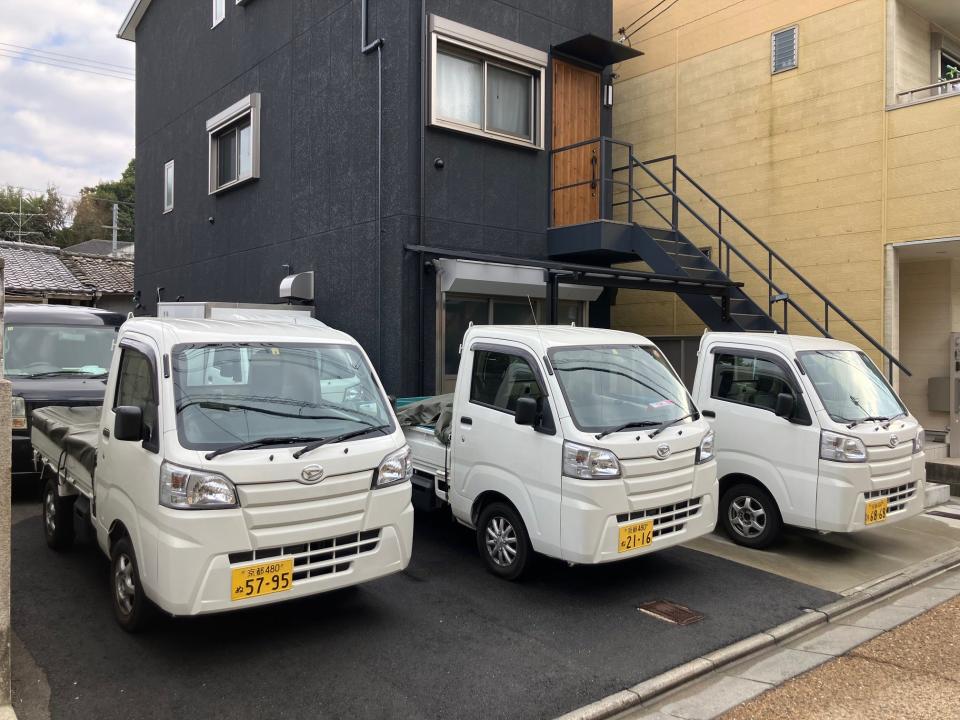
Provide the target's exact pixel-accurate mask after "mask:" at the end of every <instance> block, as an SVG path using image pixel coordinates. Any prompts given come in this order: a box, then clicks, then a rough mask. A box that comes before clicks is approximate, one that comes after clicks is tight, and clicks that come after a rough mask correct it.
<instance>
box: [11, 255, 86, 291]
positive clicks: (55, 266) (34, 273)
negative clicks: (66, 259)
mask: <svg viewBox="0 0 960 720" xmlns="http://www.w3.org/2000/svg"><path fill="white" fill-rule="evenodd" d="M0 257H2V258H3V261H4V271H3V285H4V290H6V291H7V292H20V293H28V292H55V293H77V294H81V295H92V294H93V290H92V289H91V288H88V287H87V286H85V285H84V284H83V283H82V282H80V280H78V279H77V278H76V277H74V275H73V273H71V272H70V271H69V270H68V269H67V267H66V265H64V264H63V261H62V260H61V259H60V250H59V248H45V247H41V246H38V245H19V244H16V243H0Z"/></svg>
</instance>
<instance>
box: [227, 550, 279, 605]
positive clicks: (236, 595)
mask: <svg viewBox="0 0 960 720" xmlns="http://www.w3.org/2000/svg"><path fill="white" fill-rule="evenodd" d="M292 587H293V558H286V559H284V560H271V561H270V562H265V563H258V564H256V565H247V566H246V567H242V568H235V569H234V570H233V572H232V577H231V578H230V599H231V600H247V599H248V598H253V597H259V596H260V595H270V594H272V593H278V592H283V591H284V590H289V589H290V588H292Z"/></svg>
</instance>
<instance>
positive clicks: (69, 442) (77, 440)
mask: <svg viewBox="0 0 960 720" xmlns="http://www.w3.org/2000/svg"><path fill="white" fill-rule="evenodd" d="M100 411H101V407H100V406H88V407H57V406H54V407H43V408H38V409H37V410H34V411H33V413H32V415H31V426H32V429H31V431H30V441H31V442H32V443H33V447H34V449H36V451H37V452H38V453H40V455H41V456H42V457H43V459H44V460H45V461H46V462H48V463H50V465H51V466H53V467H54V468H59V469H60V470H61V471H65V472H66V474H67V475H68V476H69V477H70V478H71V479H72V480H73V481H74V482H75V483H76V485H77V489H78V490H80V491H81V492H83V493H85V494H87V495H90V494H92V492H93V473H94V470H95V468H96V465H97V444H98V442H99V439H100V432H99V431H100Z"/></svg>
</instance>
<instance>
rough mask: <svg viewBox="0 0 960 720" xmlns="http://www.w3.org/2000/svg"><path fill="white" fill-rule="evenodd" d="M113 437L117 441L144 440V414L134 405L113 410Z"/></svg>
mask: <svg viewBox="0 0 960 720" xmlns="http://www.w3.org/2000/svg"><path fill="white" fill-rule="evenodd" d="M113 412H114V415H115V418H114V421H113V437H114V439H115V440H132V441H136V440H142V439H143V412H142V411H141V410H140V408H138V407H136V406H134V405H118V406H117V407H116V408H114V410H113Z"/></svg>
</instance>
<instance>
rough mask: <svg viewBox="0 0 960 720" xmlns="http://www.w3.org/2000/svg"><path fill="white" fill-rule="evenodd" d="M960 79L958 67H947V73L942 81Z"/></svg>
mask: <svg viewBox="0 0 960 720" xmlns="http://www.w3.org/2000/svg"><path fill="white" fill-rule="evenodd" d="M958 79H960V69H958V68H957V66H956V65H947V72H946V73H944V76H943V77H942V78H940V80H942V81H946V80H958Z"/></svg>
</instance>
